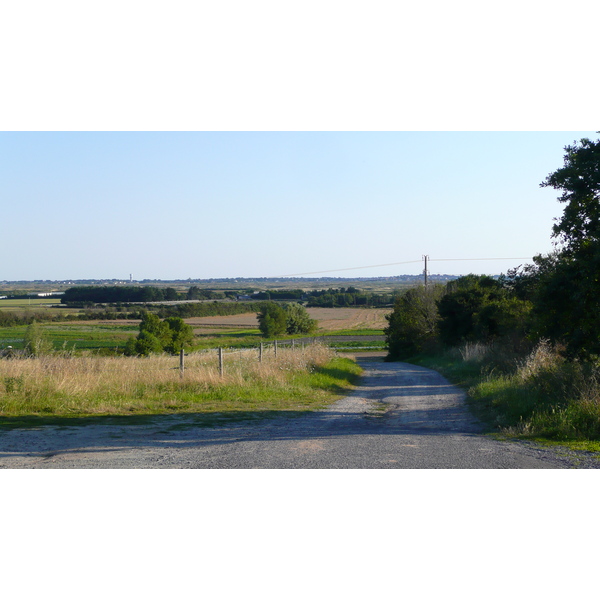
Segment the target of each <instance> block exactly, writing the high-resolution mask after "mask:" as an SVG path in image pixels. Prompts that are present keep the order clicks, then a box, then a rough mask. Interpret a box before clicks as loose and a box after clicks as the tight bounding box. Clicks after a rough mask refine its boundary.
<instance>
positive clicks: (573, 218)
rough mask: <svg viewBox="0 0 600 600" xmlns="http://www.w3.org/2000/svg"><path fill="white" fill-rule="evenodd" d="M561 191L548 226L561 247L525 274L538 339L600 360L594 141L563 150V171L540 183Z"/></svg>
mask: <svg viewBox="0 0 600 600" xmlns="http://www.w3.org/2000/svg"><path fill="white" fill-rule="evenodd" d="M540 185H541V186H542V187H553V188H555V189H558V190H561V191H562V195H561V196H560V197H559V201H560V202H564V203H565V204H566V206H565V210H564V213H563V216H562V217H561V218H560V219H559V220H558V221H557V223H556V224H555V225H554V227H553V237H555V238H557V239H558V240H559V241H560V243H561V247H560V248H559V249H558V250H557V251H556V252H555V253H554V254H553V255H550V256H549V257H536V266H535V268H532V269H531V271H530V273H529V275H530V277H529V283H530V288H531V289H532V291H533V300H534V303H535V309H534V313H535V315H536V317H537V326H538V331H539V334H540V335H544V336H547V337H548V338H549V339H551V340H552V341H554V342H557V343H562V344H564V345H565V346H566V353H567V356H569V357H571V358H581V359H584V360H591V361H595V360H597V359H598V357H600V321H599V320H598V314H599V311H600V140H599V141H596V142H593V141H591V140H589V139H587V138H584V139H582V140H581V141H580V142H579V143H577V142H575V143H574V145H572V146H567V147H566V148H565V157H564V166H563V167H562V168H560V169H557V170H556V171H554V172H553V173H551V174H550V175H548V177H547V178H546V179H545V181H544V182H542V183H541V184H540Z"/></svg>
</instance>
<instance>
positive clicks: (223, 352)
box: [179, 336, 385, 377]
mask: <svg viewBox="0 0 600 600" xmlns="http://www.w3.org/2000/svg"><path fill="white" fill-rule="evenodd" d="M336 341H338V340H333V339H332V340H331V343H327V342H328V340H327V336H320V337H312V338H302V339H287V340H273V341H272V342H261V343H260V344H259V345H258V346H253V347H251V348H226V347H220V348H213V349H209V350H198V351H196V352H194V353H193V354H194V355H199V354H205V355H207V356H214V355H215V353H216V355H217V357H218V363H219V373H220V375H221V377H222V376H223V375H224V374H225V361H226V357H227V356H234V355H239V356H243V355H249V354H255V355H256V359H257V361H258V362H262V361H263V357H266V356H268V355H270V356H273V357H275V358H277V355H278V352H279V351H280V350H299V351H303V350H304V349H305V348H306V347H307V346H310V345H315V344H320V345H322V346H327V347H328V348H330V349H331V350H335V351H340V350H346V351H355V350H382V349H385V345H382V346H381V347H380V346H334V345H333V343H335V342H336ZM338 343H339V341H338ZM186 356H187V355H186V354H185V352H184V351H183V350H181V352H180V354H179V370H180V374H181V377H183V376H184V373H185V357H186Z"/></svg>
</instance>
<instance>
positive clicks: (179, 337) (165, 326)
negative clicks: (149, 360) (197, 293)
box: [125, 312, 194, 356]
mask: <svg viewBox="0 0 600 600" xmlns="http://www.w3.org/2000/svg"><path fill="white" fill-rule="evenodd" d="M193 340H194V331H193V329H192V328H191V327H190V326H189V325H188V324H187V323H185V321H184V320H183V319H181V318H180V317H168V318H167V319H165V320H164V321H161V320H160V318H159V317H158V316H157V315H155V314H154V313H150V312H148V313H145V314H144V315H143V317H142V322H141V323H140V333H139V334H138V336H137V338H133V337H132V338H130V339H129V340H127V343H126V345H125V354H127V355H128V356H134V355H141V356H147V355H148V354H154V353H160V352H169V353H171V354H177V353H178V352H180V351H181V350H182V349H184V348H187V347H189V346H191V344H192V342H193Z"/></svg>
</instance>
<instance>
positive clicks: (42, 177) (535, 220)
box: [0, 131, 598, 280]
mask: <svg viewBox="0 0 600 600" xmlns="http://www.w3.org/2000/svg"><path fill="white" fill-rule="evenodd" d="M584 136H588V137H592V138H594V139H596V138H597V137H598V135H597V134H596V133H595V132H593V131H587V132H586V131H580V132H554V133H552V132H514V133H511V132H464V133H460V132H382V133H369V132H356V133H346V132H331V133H327V132H314V133H311V132H290V133H286V132H264V133H253V132H222V133H219V132H204V133H202V132H189V133H186V132H184V133H172V132H156V133H145V132H116V133H110V132H106V133H103V132H97V133H80V132H65V133H53V132H4V133H1V134H0V180H1V181H2V187H1V194H2V210H3V218H2V241H3V245H4V247H5V252H4V255H5V257H6V256H10V260H4V261H3V262H2V269H1V272H0V280H20V279H26V280H29V279H67V278H72V279H83V278H127V277H129V274H130V273H131V274H133V276H134V279H145V278H151V279H153V278H156V279H175V278H188V277H191V278H210V277H270V276H280V275H291V274H297V273H310V272H315V271H329V270H334V269H340V271H338V272H333V273H331V275H332V276H360V277H370V276H384V275H395V274H401V273H418V272H420V271H421V270H422V268H423V267H422V264H421V263H420V262H417V263H415V264H406V265H398V266H388V267H379V268H368V269H361V270H353V271H342V270H341V269H347V268H351V267H361V266H368V265H380V264H386V263H396V262H403V261H420V259H421V256H422V255H423V254H428V255H429V256H430V259H431V263H430V271H431V272H432V273H453V274H460V273H468V272H476V273H499V272H501V271H505V270H506V269H508V268H511V267H513V266H516V265H517V264H519V263H521V262H524V261H519V260H517V261H515V260H507V261H506V260H505V261H481V262H468V261H465V262H436V259H463V258H464V259H469V258H473V259H474V258H517V257H530V256H533V255H535V254H537V253H545V252H549V251H550V250H551V249H552V244H551V227H552V221H553V218H555V217H557V216H559V215H560V214H561V213H562V205H560V203H558V202H557V200H556V198H557V196H558V193H557V192H556V191H554V190H551V189H541V188H540V187H539V183H540V182H541V181H542V180H543V179H544V178H545V177H546V175H547V174H548V173H549V172H551V171H553V170H554V169H556V168H558V167H560V166H561V164H562V159H563V154H564V153H563V148H564V146H565V145H566V144H569V143H571V142H572V141H574V140H575V139H579V138H581V137H584Z"/></svg>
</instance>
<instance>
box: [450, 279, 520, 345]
mask: <svg viewBox="0 0 600 600" xmlns="http://www.w3.org/2000/svg"><path fill="white" fill-rule="evenodd" d="M438 310H439V317H440V319H439V323H438V330H439V335H440V340H441V341H442V342H443V343H444V344H446V345H448V346H458V345H460V344H463V343H465V342H475V341H479V342H488V341H492V340H494V339H498V338H504V337H507V336H513V337H515V338H522V337H524V336H525V334H526V331H527V327H528V316H529V313H530V311H531V304H530V303H529V302H528V301H526V300H522V299H520V298H518V297H516V296H515V295H514V294H513V293H512V292H511V290H510V289H507V288H506V287H504V285H503V282H502V281H501V280H496V279H493V278H491V277H488V276H486V275H481V276H477V275H467V276H465V277H461V278H459V279H456V280H455V281H452V282H450V283H449V284H448V285H447V293H446V294H445V295H444V297H443V298H442V299H441V300H440V301H439V303H438Z"/></svg>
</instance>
